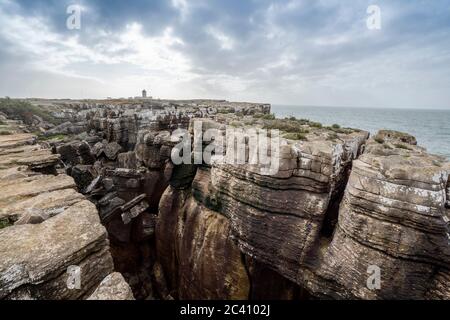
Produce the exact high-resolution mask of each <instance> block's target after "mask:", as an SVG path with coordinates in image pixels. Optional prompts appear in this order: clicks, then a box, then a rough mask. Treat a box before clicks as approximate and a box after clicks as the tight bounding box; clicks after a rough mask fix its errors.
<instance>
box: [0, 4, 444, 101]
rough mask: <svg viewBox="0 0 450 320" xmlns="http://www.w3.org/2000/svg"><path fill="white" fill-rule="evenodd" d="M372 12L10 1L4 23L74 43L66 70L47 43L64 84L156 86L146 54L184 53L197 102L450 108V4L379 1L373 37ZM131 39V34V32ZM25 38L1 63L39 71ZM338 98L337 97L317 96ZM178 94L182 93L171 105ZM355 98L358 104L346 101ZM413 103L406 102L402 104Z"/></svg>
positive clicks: (182, 66) (352, 7)
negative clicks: (76, 16)
mask: <svg viewBox="0 0 450 320" xmlns="http://www.w3.org/2000/svg"><path fill="white" fill-rule="evenodd" d="M74 3H78V4H80V5H82V6H83V8H84V10H83V13H82V29H81V30H79V31H77V32H76V33H74V32H73V31H71V30H67V28H66V27H65V22H66V19H67V14H66V13H65V10H66V8H67V6H68V5H69V4H74ZM371 4H372V1H367V0H355V1H351V2H350V1H338V0H328V1H324V0H318V1H307V0H299V1H295V0H292V1H268V0H267V1H266V0H261V1H256V0H254V1H241V0H240V1H238V0H231V1H222V0H212V1H211V0H210V1H207V0H193V1H184V0H173V1H162V0H161V1H144V0H138V1H119V0H113V1H100V0H93V1H88V0H83V1H81V0H80V1H78V2H77V1H75V0H73V1H65V0H63V1H61V0H58V1H56V0H34V1H31V0H18V1H14V2H13V1H7V0H4V3H2V2H0V13H2V16H3V17H7V18H8V17H14V18H15V19H16V20H15V21H14V23H11V25H9V27H10V29H11V30H16V29H18V30H22V32H28V33H30V34H28V35H27V36H29V37H33V36H35V37H36V35H35V34H34V31H33V28H32V27H31V28H30V27H29V26H28V27H27V28H20V24H21V23H23V24H26V22H27V20H26V18H27V17H32V18H35V19H37V20H38V23H40V24H39V25H43V26H45V27H46V28H48V32H49V33H50V32H51V33H52V37H50V40H52V39H54V38H55V37H56V38H58V39H62V40H64V39H71V37H74V36H76V50H80V52H81V54H80V56H82V58H79V59H78V57H77V56H76V55H71V57H70V59H67V61H66V59H65V58H64V52H65V51H64V50H66V51H67V50H68V48H71V46H72V45H71V43H66V42H64V43H63V44H62V47H59V45H58V44H57V41H53V42H52V43H51V44H50V45H49V46H51V49H52V50H50V54H49V55H50V57H51V58H52V59H53V60H54V61H56V62H58V63H57V65H58V68H59V69H58V72H61V73H62V74H64V72H66V71H67V73H68V74H69V73H70V74H72V75H73V74H77V75H78V76H81V77H83V76H88V77H92V78H98V79H104V78H105V77H108V78H109V79H114V78H115V77H119V78H125V77H130V78H133V79H135V80H136V79H137V78H138V77H143V74H149V77H151V76H152V75H153V74H152V73H151V70H153V69H152V68H153V67H149V66H148V65H146V66H144V65H142V66H141V67H140V63H141V64H142V63H144V62H145V64H149V63H150V64H151V61H152V60H151V59H150V58H148V59H145V58H143V56H145V55H146V54H147V55H151V54H152V53H153V51H154V49H155V48H157V49H158V48H159V47H158V46H161V48H163V49H164V50H162V51H163V52H162V53H158V55H157V57H156V58H155V61H156V60H157V59H159V58H161V59H162V60H161V61H165V60H167V61H169V60H168V59H172V57H167V59H166V55H169V56H171V55H173V56H177V55H179V57H178V56H177V57H175V58H174V61H177V64H176V66H175V62H174V70H182V71H180V74H181V75H180V77H183V74H184V76H185V77H184V80H183V81H184V82H183V86H184V88H186V90H188V88H190V89H191V91H192V92H193V93H195V94H209V95H211V96H214V97H217V96H218V95H222V94H225V95H229V96H231V97H236V98H244V99H247V98H248V99H252V100H255V99H258V97H259V96H261V95H263V96H262V97H261V98H262V100H272V99H274V100H279V101H282V102H291V103H322V104H325V103H333V102H334V101H336V104H342V103H344V102H345V103H347V101H350V102H351V103H352V104H355V105H357V104H362V103H363V102H364V99H365V97H376V98H377V99H374V100H373V103H378V102H379V103H381V104H386V105H395V104H408V103H411V104H414V103H422V102H423V101H422V100H421V99H418V98H417V97H415V96H414V95H416V94H417V92H419V91H422V92H423V97H424V98H423V99H425V97H426V98H429V97H430V96H432V97H433V99H432V100H433V103H435V104H441V105H445V106H448V102H446V101H448V98H449V97H448V94H446V93H444V90H442V91H443V93H441V94H438V95H436V92H440V91H439V89H440V87H441V86H442V88H444V87H445V86H448V85H449V83H448V82H449V81H450V80H449V79H448V74H449V70H450V44H449V42H448V39H449V36H450V6H449V5H448V1H445V0H436V1H420V0H415V1H404V0H379V1H377V2H376V4H377V5H379V6H380V8H381V10H382V30H378V31H370V30H368V29H367V28H366V18H367V13H366V9H367V7H368V6H369V5H371ZM18 17H19V18H18ZM20 17H24V19H23V21H21V20H20ZM8 23H9V22H8V21H6V22H5V21H2V22H0V24H5V25H6V26H7V24H8ZM130 26H140V27H139V28H138V29H136V28H134V29H133V28H131V29H130ZM13 27H14V28H15V29H14V28H13ZM5 30H6V29H5ZM130 30H132V32H134V33H132V34H131V35H129V34H127V33H126V32H129V31H130ZM134 36H139V37H143V38H142V39H143V40H142V41H143V42H151V41H153V40H152V39H159V40H155V41H156V42H155V44H154V45H149V46H145V45H142V46H141V43H140V42H139V41H140V40H139V39H141V38H138V39H137V40H136V39H135V40H134V42H132V44H130V43H129V42H127V37H130V38H133V37H134ZM38 37H39V35H38ZM40 37H43V38H44V41H49V40H48V39H46V38H45V36H42V34H41V35H40ZM158 37H159V38H158ZM161 37H163V38H161ZM23 38H24V37H22V38H19V39H23ZM25 38H26V37H25ZM17 39H18V38H17V37H13V36H8V35H5V34H1V33H0V45H1V44H3V45H4V46H6V47H7V48H9V49H8V52H9V54H8V55H6V54H5V55H2V56H1V57H0V60H3V61H0V65H6V64H8V61H11V63H16V62H17V61H16V60H17V58H16V59H12V58H11V52H14V51H16V52H17V55H18V56H19V55H20V56H21V57H23V61H24V65H27V62H29V63H31V64H33V62H36V55H37V54H36V53H35V52H32V51H34V49H33V48H34V47H38V49H40V51H39V50H38V51H39V52H44V53H41V56H43V55H45V54H46V50H45V49H46V48H45V47H44V48H42V47H40V46H39V43H34V44H33V42H32V41H30V42H31V43H32V45H27V44H26V43H18V41H19V40H17ZM161 39H163V40H161ZM20 41H21V40H20ZM33 46H34V47H33ZM61 52H63V53H61ZM69 53H70V52H69ZM27 54H28V57H27ZM53 55H54V56H55V57H53ZM128 61H129V65H127V62H128ZM158 61H159V60H158ZM155 63H156V62H155ZM158 63H159V62H158ZM170 65H171V64H170V62H169V63H168V66H170ZM155 67H157V66H155ZM30 68H31V67H30ZM149 70H150V71H149ZM23 71H24V72H26V71H27V70H23ZM168 71H170V70H168ZM30 72H31V70H30ZM174 72H175V71H174ZM177 72H178V71H177ZM159 74H160V73H158V75H159ZM155 75H156V74H155ZM172 76H173V75H172ZM170 77H171V76H170V75H167V79H170ZM176 78H178V76H177V77H176ZM423 79H426V84H424V82H423ZM136 81H137V80H136ZM143 81H144V80H143ZM146 81H147V80H146ZM167 81H169V80H167ZM180 81H181V80H180ZM160 82H161V83H162V82H164V80H161V81H160ZM167 87H170V84H169V83H168V84H167ZM330 88H331V89H332V90H331V91H333V92H334V93H335V95H332V94H331V93H330V95H329V97H330V98H327V97H323V96H322V95H321V94H320V93H321V91H322V90H329V89H330ZM387 88H395V89H396V90H398V94H397V95H395V96H389V95H387V96H386V94H376V90H378V91H383V90H384V91H385V92H387V91H388V90H386V89H387ZM0 89H2V88H1V87H0ZM176 90H177V89H176V86H174V92H173V94H174V95H176V94H177V93H176ZM3 91H4V90H2V92H3ZM98 92H102V90H101V89H100V88H99V90H98ZM168 92H169V93H171V92H170V90H169V91H168ZM164 93H166V91H164ZM124 94H126V93H124ZM350 94H353V95H354V99H353V100H352V99H351V98H348V97H347V96H348V95H350ZM410 95H411V98H410V99H409V100H408V99H407V98H405V97H408V96H410ZM229 96H226V97H225V98H229ZM317 97H319V98H317ZM342 97H346V98H345V99H343V98H342Z"/></svg>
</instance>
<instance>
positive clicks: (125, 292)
mask: <svg viewBox="0 0 450 320" xmlns="http://www.w3.org/2000/svg"><path fill="white" fill-rule="evenodd" d="M88 300H134V296H133V292H132V291H131V288H130V286H129V285H128V283H127V282H126V281H125V279H124V278H123V276H122V275H121V274H120V273H118V272H114V273H111V274H110V275H108V276H107V277H106V278H105V279H103V281H102V282H101V283H100V285H99V286H98V287H97V289H95V291H94V293H92V295H91V296H90V297H89V298H88Z"/></svg>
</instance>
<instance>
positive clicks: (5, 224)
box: [0, 219, 13, 229]
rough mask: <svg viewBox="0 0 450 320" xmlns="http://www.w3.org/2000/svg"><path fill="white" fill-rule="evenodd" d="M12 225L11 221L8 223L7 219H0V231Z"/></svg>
mask: <svg viewBox="0 0 450 320" xmlns="http://www.w3.org/2000/svg"><path fill="white" fill-rule="evenodd" d="M12 225H13V224H12V223H11V221H9V219H0V229H3V228H6V227H10V226H12Z"/></svg>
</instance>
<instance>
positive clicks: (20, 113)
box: [0, 98, 59, 125]
mask: <svg viewBox="0 0 450 320" xmlns="http://www.w3.org/2000/svg"><path fill="white" fill-rule="evenodd" d="M0 112H3V113H4V114H6V115H7V117H8V118H11V119H16V120H22V121H23V122H24V123H25V124H28V125H30V124H32V123H33V115H36V116H39V117H41V118H42V119H43V120H44V121H47V122H50V123H52V124H55V125H56V124H59V121H58V119H56V118H54V117H53V116H52V115H51V114H50V113H49V112H48V111H46V110H44V109H42V108H40V107H38V106H35V105H32V104H31V103H29V102H27V101H23V100H16V99H10V98H0Z"/></svg>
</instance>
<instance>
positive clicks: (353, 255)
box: [0, 101, 450, 299]
mask: <svg viewBox="0 0 450 320" xmlns="http://www.w3.org/2000/svg"><path fill="white" fill-rule="evenodd" d="M269 112H270V106H267V105H258V104H235V103H228V102H225V101H196V102H192V101H190V102H172V101H159V102H156V101H150V102H139V103H123V102H120V103H115V102H108V103H104V102H103V103H93V104H91V103H87V104H85V103H83V104H78V103H77V104H73V103H71V104H65V105H64V110H63V111H61V112H60V113H59V114H58V116H60V118H61V119H65V120H69V119H72V120H70V121H73V122H80V121H82V119H86V120H85V121H87V126H86V128H87V132H85V133H84V134H80V135H78V136H77V137H76V138H75V139H77V140H76V141H74V142H71V143H70V144H64V145H61V144H57V145H55V148H54V151H55V153H56V154H55V155H52V157H50V156H49V154H48V152H47V151H45V152H44V151H42V149H41V148H40V147H37V146H36V145H34V138H32V137H30V136H23V137H21V138H20V139H18V138H17V137H11V138H9V140H5V141H4V142H3V143H4V146H3V148H0V149H1V150H0V165H2V169H1V170H0V177H1V178H2V181H1V182H0V184H1V185H2V186H5V188H6V187H8V191H7V192H5V194H4V195H0V203H1V204H2V208H5V209H4V210H1V211H0V217H3V218H4V219H3V221H6V225H7V227H6V228H4V229H3V230H2V231H0V232H6V231H7V232H8V237H12V236H13V234H14V236H18V233H19V232H23V233H26V234H27V235H28V237H37V236H36V235H35V234H34V233H33V230H34V229H30V230H31V231H29V230H28V229H26V228H33V227H34V226H36V228H40V229H36V230H37V231H40V232H39V234H41V233H42V232H44V233H45V232H47V233H48V232H49V230H53V229H56V228H60V227H59V224H58V221H59V220H61V221H62V222H61V223H63V222H64V221H65V220H64V219H69V217H66V214H65V213H66V212H72V211H70V210H74V209H72V208H77V210H78V211H79V215H80V216H82V219H81V221H78V223H79V224H80V226H82V225H83V223H84V220H83V219H84V218H86V219H87V216H89V215H88V214H87V212H90V211H91V208H92V209H93V207H91V206H90V205H89V204H88V203H87V202H86V200H85V198H84V197H83V196H81V195H80V194H78V193H76V192H75V191H74V190H73V188H74V182H73V180H71V178H69V177H67V176H64V175H60V176H57V177H53V176H43V175H42V174H40V173H39V172H47V171H48V170H47V169H45V168H52V167H54V166H55V164H56V163H59V161H60V160H61V161H62V163H63V164H64V165H65V169H66V171H67V173H68V174H70V175H72V176H73V177H74V179H75V182H76V184H77V187H78V189H79V190H80V191H81V192H83V193H84V194H85V195H86V197H87V198H88V199H89V200H90V201H92V202H93V203H94V204H96V205H97V207H98V211H99V213H98V214H99V216H100V219H98V218H96V219H97V220H96V221H95V222H94V221H92V220H90V221H89V222H87V223H89V224H90V228H88V227H87V226H86V229H87V231H88V233H89V234H90V236H89V237H88V238H89V241H91V243H93V247H94V249H92V250H93V251H95V252H98V254H96V255H95V256H96V258H93V259H94V261H96V260H95V259H97V261H100V265H105V266H106V265H108V263H107V262H106V260H105V259H106V255H103V253H102V252H103V249H102V248H104V247H105V246H107V241H106V238H105V237H104V235H101V233H102V232H100V229H97V226H98V223H99V222H98V220H101V222H102V223H103V224H104V225H105V227H106V229H107V230H108V237H109V239H110V241H111V253H112V256H113V258H114V267H115V270H116V271H120V272H122V273H123V275H124V278H125V279H126V282H128V283H129V285H130V287H131V288H132V290H133V293H134V296H135V297H136V298H137V299H143V298H148V299H152V298H162V299H308V298H324V299H329V298H332V299H448V298H450V293H449V289H448V286H447V283H448V281H449V279H450V274H449V268H448V262H449V259H450V252H449V241H450V229H449V227H450V225H449V216H450V208H449V207H450V203H449V201H450V200H449V199H450V182H449V179H448V177H449V173H450V166H449V163H448V162H447V161H445V159H442V158H440V157H437V156H432V155H429V154H427V153H426V151H425V149H423V148H421V147H418V146H417V141H416V139H415V138H414V137H412V136H411V135H408V134H403V133H399V132H394V131H389V130H383V131H380V132H379V133H378V134H377V135H376V136H374V137H373V138H371V139H370V140H367V139H368V133H367V132H363V131H360V130H354V129H348V128H340V127H339V126H333V127H323V126H322V125H320V124H318V123H314V122H310V121H307V120H297V119H294V118H290V119H284V120H280V119H274V117H273V116H271V115H269V114H268V113H269ZM196 120H201V121H202V122H203V124H202V132H205V131H206V130H207V129H211V128H212V129H216V130H217V131H219V132H222V133H225V132H226V131H227V129H229V128H230V127H231V128H238V129H239V128H257V129H269V130H270V129H277V130H280V133H281V145H280V154H279V157H278V158H277V160H278V161H279V170H277V171H276V172H274V173H273V172H272V173H270V172H269V171H268V170H267V169H268V165H267V164H249V163H248V160H249V159H250V158H251V156H250V153H251V152H250V149H251V147H252V145H251V144H252V143H254V141H251V138H250V137H249V136H247V137H245V138H244V141H245V142H246V146H245V147H244V148H243V150H245V160H246V161H247V162H245V163H244V164H236V163H226V162H225V163H221V162H219V161H216V160H217V159H218V158H215V157H214V159H215V160H214V161H213V162H212V163H210V164H209V163H202V164H197V165H194V164H181V165H179V164H178V165H177V164H175V163H172V161H171V154H172V152H173V151H174V147H175V146H176V144H177V143H178V142H180V140H179V139H174V138H173V137H171V133H172V132H173V131H174V130H176V129H187V128H188V126H189V124H191V125H190V127H191V129H190V131H191V133H192V132H193V123H194V121H196ZM5 139H6V138H5ZM17 139H18V140H21V139H22V141H24V142H19V143H18V144H17V141H18V140H17ZM211 143H212V142H211ZM214 143H216V141H215V140H214ZM228 143H230V142H229V141H226V142H225V143H224V144H223V145H222V148H223V150H226V147H227V144H228ZM232 143H233V144H234V143H235V142H234V141H233V142H232ZM219 144H220V143H219ZM210 146H211V144H209V142H203V144H202V145H201V147H202V151H203V150H204V149H205V148H207V147H210ZM5 150H6V151H5ZM9 150H13V151H12V152H10V151H9ZM175 151H176V152H179V151H180V150H178V149H175ZM183 152H184V151H183ZM21 153H22V154H21ZM23 153H27V157H31V159H28V160H27V159H23V158H25V157H24V154H23ZM28 153H30V154H28ZM4 154H6V155H7V157H6V158H2V157H3V155H4ZM57 154H60V157H59V156H58V155H57ZM196 155H197V154H196V152H193V153H192V155H188V158H189V156H192V157H193V158H195V157H196ZM228 156H229V155H228V154H227V155H226V156H225V158H227V157H228ZM33 157H34V158H33ZM59 158H60V159H59ZM8 159H9V160H8ZM12 164H13V166H12ZM33 164H35V165H34V166H33ZM11 166H12V167H11ZM33 170H34V171H33ZM12 185H16V186H17V187H16V188H13V189H12V191H9V186H12ZM26 208H27V209H26ZM25 209H26V210H25ZM83 212H84V213H83ZM92 212H93V211H92ZM84 214H86V217H84ZM75 217H76V215H74V217H73V218H75ZM78 219H80V217H78ZM88 220H89V219H88ZM13 223H15V224H16V225H15V226H10V225H11V224H13ZM64 223H73V222H69V221H66V222H64ZM21 224H25V225H24V226H21ZM31 224H34V225H31ZM46 225H48V227H46ZM14 228H24V229H14ZM80 228H81V227H80ZM14 230H19V231H14ZM74 230H78V229H77V228H76V227H75V228H74ZM89 230H92V232H91V231H89ZM37 231H36V232H37ZM5 234H6V233H5ZM74 237H75V236H74ZM75 238H76V237H75ZM33 241H34V240H33ZM35 241H37V242H39V241H41V240H39V239H36V240H35ZM78 243H79V244H80V245H86V243H84V242H81V241H78ZM75 245H76V244H75V243H68V244H67V247H64V248H65V252H66V254H67V255H68V257H66V258H65V259H66V260H76V259H78V256H76V254H75V253H74V251H75V249H76V247H75ZM71 246H74V247H73V248H75V249H73V250H72V249H71V248H72V247H71ZM12 247H13V246H12ZM4 250H6V247H5V248H4ZM16 250H19V251H20V250H22V251H24V252H26V250H25V249H24V248H22V247H21V248H16ZM55 250H56V249H55ZM80 250H81V249H80ZM86 250H87V249H86ZM89 252H91V251H89ZM45 254H46V253H45V252H44V253H42V256H45ZM52 254H58V255H59V254H61V255H63V253H60V252H59V251H58V252H56V251H55V252H53V251H52ZM8 255H11V253H8ZM25 256H26V255H25ZM92 256H94V253H91V254H89V257H92ZM39 257H40V255H37V256H36V259H37V260H36V261H41V260H39V259H40V258H39ZM11 259H12V260H11V261H13V262H14V261H15V260H14V259H16V260H17V261H19V260H20V259H19V257H14V256H13V258H11ZM27 259H28V260H29V261H31V262H32V261H33V260H32V257H28V258H27ZM80 259H81V258H80ZM83 259H84V260H83ZM83 259H82V260H83V261H85V263H86V265H89V263H91V262H90V261H91V260H89V259H90V258H89V259H88V258H83ZM66 260H64V261H66ZM24 261H25V260H24ZM102 261H104V263H102ZM13 262H11V263H13ZM14 263H15V262H14ZM61 268H62V266H60V265H59V264H58V262H57V261H56V262H55V264H54V265H51V266H49V268H48V269H49V270H50V269H51V270H62V269H61ZM88 269H89V270H93V269H91V268H89V267H88ZM100 269H101V270H103V269H102V268H100ZM104 269H105V270H106V269H107V268H106V267H105V268H104ZM109 269H111V266H110V265H109ZM373 270H379V271H380V286H379V287H378V285H375V286H371V285H370V283H369V282H370V281H371V279H372V280H373V278H371V273H372V272H373ZM110 271H111V270H110ZM39 272H41V271H39ZM42 272H43V273H45V272H48V273H52V272H55V271H48V270H47V269H45V268H44V271H42ZM59 272H61V271H59ZM92 272H94V271H92ZM100 273H101V272H100ZM108 273H109V272H108ZM18 274H19V273H18ZM105 276H106V274H102V275H100V274H98V273H97V274H95V275H94V274H92V275H91V274H90V273H89V275H88V278H89V279H95V281H94V280H92V281H91V282H89V285H88V286H89V287H90V288H91V289H90V291H91V292H92V291H93V290H94V288H95V287H96V286H97V284H98V282H100V280H101V279H103V278H104V277H105ZM8 277H10V276H8ZM24 278H25V279H28V278H26V277H24ZM31 278H32V279H33V280H22V276H20V275H19V276H18V278H14V279H15V280H14V281H12V282H11V283H17V282H19V283H20V281H24V285H23V286H22V285H20V286H19V287H18V288H16V287H14V286H12V285H10V282H7V284H5V285H4V287H5V288H8V289H7V290H9V291H10V292H9V293H6V294H5V296H6V297H8V298H14V297H16V296H17V297H26V296H27V295H26V294H28V292H34V291H32V290H31V291H30V289H29V288H30V287H32V288H34V287H33V286H34V285H35V283H36V286H38V284H37V282H36V281H38V282H39V283H47V282H48V283H49V285H48V288H50V287H51V286H52V285H53V284H51V283H52V282H51V281H47V280H35V279H36V277H35V276H32V277H31ZM8 279H9V278H8ZM39 279H41V278H39ZM45 279H47V278H45ZM58 279H59V278H58ZM27 281H28V282H27ZM46 281H47V282H46ZM58 281H59V282H58ZM60 281H61V280H57V282H56V283H61V282H60ZM94 282H97V284H96V285H95V286H94ZM5 283H6V282H5ZM25 283H26V284H25ZM0 287H2V286H0ZM45 288H47V287H45ZM52 288H53V287H52ZM128 289H129V288H128V287H127V286H126V284H125V283H124V282H123V279H121V278H120V276H118V275H117V276H116V275H113V276H110V277H107V278H105V279H104V281H103V283H102V285H100V287H99V288H98V290H97V291H96V293H95V294H94V295H92V296H91V298H92V299H94V298H101V299H110V298H111V299H114V298H118V297H120V298H131V296H130V295H129V290H128ZM21 290H22V291H21ZM46 290H47V289H45V290H44V291H43V292H46ZM58 290H59V289H58ZM58 290H56V292H58V293H57V294H58V295H59V296H62V297H67V298H74V297H87V296H88V295H89V294H90V292H89V294H88V292H87V291H86V292H83V293H80V294H79V295H77V296H76V295H74V294H72V293H71V292H69V293H68V292H66V290H65V289H61V291H58ZM40 292H42V290H41V291H40ZM33 294H34V295H35V296H36V297H44V296H45V294H43V295H41V296H39V295H38V294H37V293H35V292H34V293H33ZM59 296H58V297H59Z"/></svg>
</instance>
